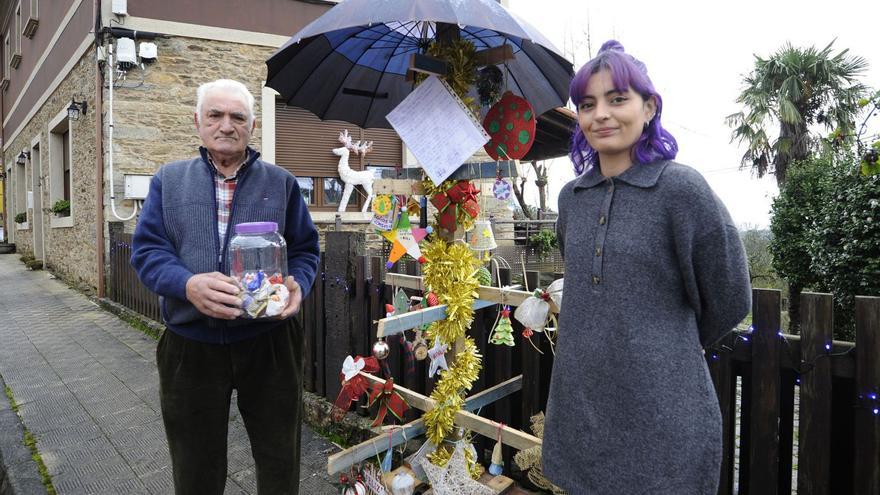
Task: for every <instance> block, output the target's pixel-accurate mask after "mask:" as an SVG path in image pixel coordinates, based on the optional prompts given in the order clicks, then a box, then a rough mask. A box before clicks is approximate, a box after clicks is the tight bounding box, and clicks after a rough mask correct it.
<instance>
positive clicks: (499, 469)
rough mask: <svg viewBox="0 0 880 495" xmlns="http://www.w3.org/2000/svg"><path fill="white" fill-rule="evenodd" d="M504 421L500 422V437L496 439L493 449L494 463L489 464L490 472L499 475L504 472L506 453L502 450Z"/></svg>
mask: <svg viewBox="0 0 880 495" xmlns="http://www.w3.org/2000/svg"><path fill="white" fill-rule="evenodd" d="M503 429H504V423H499V424H498V438H496V439H495V447H494V448H493V449H492V463H491V464H489V474H491V475H494V476H499V475H501V473H503V472H504V455H503V454H502V452H501V431H502V430H503Z"/></svg>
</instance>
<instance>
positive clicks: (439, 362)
mask: <svg viewBox="0 0 880 495" xmlns="http://www.w3.org/2000/svg"><path fill="white" fill-rule="evenodd" d="M448 348H449V346H448V345H446V344H440V339H439V338H436V337H435V338H434V347H432V348H430V349H428V357H429V358H431V366H430V367H429V368H428V378H430V377H432V376H434V375H435V374H437V373H438V372H439V371H440V368H443V369H444V370H448V369H449V366H447V365H446V349H448Z"/></svg>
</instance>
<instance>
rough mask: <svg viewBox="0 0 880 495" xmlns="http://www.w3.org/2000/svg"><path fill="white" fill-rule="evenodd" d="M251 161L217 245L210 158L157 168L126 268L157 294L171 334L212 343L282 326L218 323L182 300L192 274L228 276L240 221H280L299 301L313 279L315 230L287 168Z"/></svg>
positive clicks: (254, 156)
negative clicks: (233, 239) (228, 252)
mask: <svg viewBox="0 0 880 495" xmlns="http://www.w3.org/2000/svg"><path fill="white" fill-rule="evenodd" d="M248 152H249V154H250V158H249V159H248V161H247V163H246V164H245V165H244V166H242V168H241V170H240V171H239V177H238V182H237V184H236V187H235V194H234V196H233V200H232V207H231V211H230V219H229V224H228V226H229V228H227V233H228V234H227V236H226V239H225V242H223V244H222V245H221V243H220V236H219V233H218V232H217V199H216V194H215V187H214V173H215V171H214V168H213V167H212V166H211V165H210V164H209V163H208V159H207V152H206V151H205V149H204V148H202V149H201V156H199V157H196V158H192V159H190V160H182V161H178V162H173V163H169V164H166V165H164V166H162V167H161V168H160V169H159V171H158V172H157V173H156V175H155V176H153V179H152V181H151V182H150V192H149V194H148V195H147V199H146V201H145V202H144V207H143V211H142V212H141V215H140V218H139V219H138V224H137V227H136V229H135V232H134V238H133V242H132V244H133V246H132V256H131V264H132V266H133V267H134V269H135V270H136V271H137V274H138V277H140V279H141V281H142V282H143V283H144V285H146V286H147V288H149V289H150V290H152V291H153V292H155V293H157V294H159V296H160V298H159V300H160V306H161V309H162V318H163V320H165V324H166V326H167V327H168V329H169V330H171V331H173V332H175V333H177V334H179V335H182V336H184V337H187V338H190V339H193V340H197V341H200V342H209V343H229V342H236V341H240V340H245V339H249V338H253V337H255V336H257V335H259V334H261V333H263V332H265V331H268V330H271V329H272V328H275V327H276V326H278V325H279V324H280V323H281V322H280V321H279V320H266V321H256V320H244V319H238V320H234V321H228V320H220V319H215V318H211V317H208V316H206V315H204V314H203V313H201V312H199V311H198V310H197V309H196V308H195V306H193V305H192V303H190V302H189V301H188V300H187V298H186V282H187V280H189V278H190V277H191V276H193V275H194V274H197V273H208V272H214V271H217V272H220V273H227V267H226V262H225V259H226V248H227V246H228V245H229V238H230V237H231V236H232V232H233V229H232V228H231V227H232V226H234V225H236V224H238V223H243V222H277V223H278V230H279V233H280V234H281V235H282V236H283V237H284V240H285V241H286V242H287V268H288V274H289V275H292V276H293V278H294V279H295V280H296V281H297V283H299V286H300V288H301V289H302V297H303V299H305V297H306V296H307V295H308V293H309V290H310V289H311V287H312V283H313V282H314V280H315V274H316V271H317V268H318V259H319V256H320V248H319V246H318V232H317V230H316V229H315V225H314V224H313V223H312V220H311V217H310V216H309V211H308V208H307V207H306V204H305V202H304V201H303V198H302V195H301V194H300V190H299V185H298V184H297V181H296V178H295V177H294V176H293V175H292V174H291V173H290V172H288V171H287V170H284V169H283V168H281V167H278V166H276V165H273V164H271V163H267V162H264V161H262V160H260V159H259V153H257V152H256V151H254V150H251V149H250V148H249V149H248Z"/></svg>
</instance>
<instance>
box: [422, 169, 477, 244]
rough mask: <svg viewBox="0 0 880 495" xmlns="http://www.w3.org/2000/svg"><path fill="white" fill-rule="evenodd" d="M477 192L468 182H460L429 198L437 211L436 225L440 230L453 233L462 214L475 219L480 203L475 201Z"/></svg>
mask: <svg viewBox="0 0 880 495" xmlns="http://www.w3.org/2000/svg"><path fill="white" fill-rule="evenodd" d="M479 192H480V190H479V189H477V188H476V187H474V185H473V184H471V182H470V181H468V180H460V181H458V182H456V183H455V185H454V186H452V187H450V188H449V189H447V190H446V192H441V193H437V194H435V195H434V196H433V197H431V203H432V204H433V205H434V206H435V207H437V211H439V214H438V215H437V224H438V225H439V226H440V228H442V229H444V230H448V231H449V232H454V231H455V225H456V222H457V221H458V218H459V216H460V215H462V214H464V215H468V216H470V217H471V218H477V215H479V214H480V203H479V202H478V201H477V194H479ZM450 207H451V208H450Z"/></svg>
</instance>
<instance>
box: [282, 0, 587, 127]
mask: <svg viewBox="0 0 880 495" xmlns="http://www.w3.org/2000/svg"><path fill="white" fill-rule="evenodd" d="M437 23H446V24H450V25H453V26H457V27H458V34H459V36H460V38H461V39H463V40H467V41H470V42H471V43H473V44H474V45H475V47H476V49H477V50H483V49H489V48H495V47H499V46H502V45H505V44H506V45H510V46H511V47H512V48H513V53H514V58H513V59H511V60H507V61H506V62H505V63H504V67H503V68H502V71H503V72H504V73H505V81H506V88H505V89H507V90H510V91H512V92H513V93H514V94H517V95H520V96H522V97H524V98H526V99H527V100H528V101H529V102H530V103H531V105H532V107H533V108H534V110H535V113H536V114H538V115H540V114H541V113H543V112H545V111H547V110H550V109H552V108H556V107H559V106H563V105H565V102H566V100H567V98H568V83H569V81H570V80H571V76H572V66H571V63H570V62H569V61H567V60H566V59H565V58H563V57H562V56H561V55H560V54H559V52H558V50H556V48H554V47H553V45H552V44H551V43H550V42H549V41H547V39H546V38H544V37H543V36H542V35H541V34H540V33H538V31H537V30H535V29H534V28H533V27H532V26H530V25H529V24H528V23H526V22H524V21H522V20H521V19H519V18H518V17H517V16H516V15H514V14H513V13H511V12H509V11H507V9H505V8H504V7H503V6H501V5H500V4H499V3H497V2H496V1H495V0H345V1H343V2H341V3H339V4H338V5H336V6H335V7H333V8H332V9H330V10H329V11H327V12H326V13H325V14H324V15H322V16H321V17H319V18H318V19H316V20H315V21H314V22H312V23H311V24H309V25H308V26H306V27H305V28H303V29H302V31H300V32H299V33H297V34H295V35H294V36H293V37H292V38H291V39H290V40H289V41H288V42H287V43H285V44H284V46H282V47H281V48H280V49H278V51H277V52H275V54H273V55H272V57H270V58H269V60H267V62H266V65H267V66H268V69H269V71H268V77H267V83H266V85H267V86H269V87H271V88H273V89H275V90H276V91H278V92H279V93H280V94H281V95H282V97H283V98H284V99H285V100H286V102H287V104H289V105H293V106H298V107H302V108H305V109H307V110H309V111H311V112H312V113H314V114H315V115H317V116H318V117H320V118H322V119H324V120H331V119H332V120H343V121H346V122H351V123H354V124H357V125H359V126H361V127H384V128H390V127H391V125H390V124H389V123H388V121H387V120H386V119H385V116H386V115H387V114H388V112H390V111H391V110H393V109H394V108H395V107H396V106H397V105H398V104H399V103H400V102H401V101H402V100H403V99H404V98H406V96H407V95H409V93H410V92H411V91H412V89H413V88H414V86H415V84H414V83H413V82H412V81H407V80H406V72H407V70H408V69H409V63H410V57H411V55H412V54H414V53H425V51H426V50H427V48H428V46H429V44H430V42H431V41H432V40H433V38H434V36H435V31H436V27H437Z"/></svg>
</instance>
